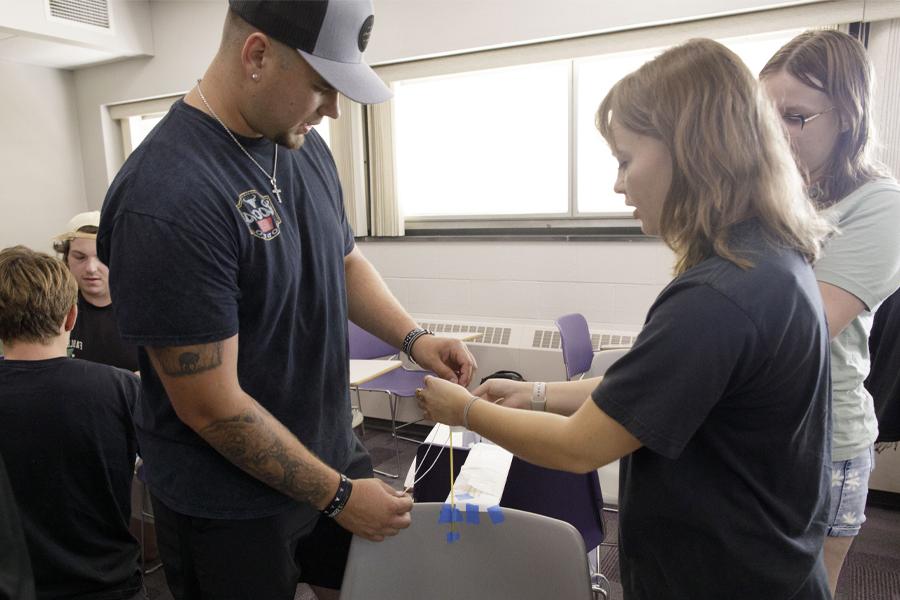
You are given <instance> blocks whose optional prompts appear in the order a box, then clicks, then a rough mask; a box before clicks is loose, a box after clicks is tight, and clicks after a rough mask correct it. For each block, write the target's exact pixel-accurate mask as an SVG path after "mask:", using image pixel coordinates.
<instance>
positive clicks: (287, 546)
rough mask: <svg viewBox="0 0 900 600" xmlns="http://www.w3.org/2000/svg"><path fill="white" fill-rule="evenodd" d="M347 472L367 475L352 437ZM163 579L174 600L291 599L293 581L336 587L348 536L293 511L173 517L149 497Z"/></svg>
mask: <svg viewBox="0 0 900 600" xmlns="http://www.w3.org/2000/svg"><path fill="white" fill-rule="evenodd" d="M344 473H345V474H346V475H347V476H348V477H350V478H352V479H358V478H366V477H371V476H372V461H371V459H370V458H369V454H368V452H367V451H366V449H365V448H364V447H363V445H362V443H361V442H360V441H359V440H358V439H357V440H356V445H355V447H354V449H353V451H352V452H351V456H350V463H349V466H348V467H347V468H346V469H345V470H344ZM152 501H153V510H154V514H155V520H156V534H157V538H158V542H159V550H160V555H161V557H162V561H163V565H164V568H165V571H166V580H167V582H168V584H169V589H170V590H171V592H172V595H173V596H174V597H175V598H176V599H178V600H194V599H197V600H199V599H207V598H210V599H212V598H214V599H216V600H231V599H235V600H237V599H248V600H249V599H254V600H257V599H259V598H265V599H266V600H280V599H284V600H293V598H294V591H295V589H296V587H297V583H299V582H306V583H308V584H310V585H314V586H320V587H326V588H332V589H339V588H340V587H341V580H342V579H343V577H344V566H345V564H346V562H347V552H348V551H349V549H350V539H351V534H350V532H349V531H347V530H345V529H343V528H342V527H340V526H339V525H338V524H337V523H335V522H334V521H333V520H331V519H329V518H327V517H320V516H316V515H311V512H310V509H309V507H308V506H301V505H297V507H296V508H294V509H292V510H289V511H287V512H284V513H280V514H277V515H273V516H271V517H263V518H260V519H246V520H226V519H205V518H199V517H190V516H186V515H182V514H179V513H176V512H175V511H173V510H171V509H170V508H168V507H167V506H166V505H165V504H163V503H162V502H160V501H159V500H158V499H157V498H156V497H152Z"/></svg>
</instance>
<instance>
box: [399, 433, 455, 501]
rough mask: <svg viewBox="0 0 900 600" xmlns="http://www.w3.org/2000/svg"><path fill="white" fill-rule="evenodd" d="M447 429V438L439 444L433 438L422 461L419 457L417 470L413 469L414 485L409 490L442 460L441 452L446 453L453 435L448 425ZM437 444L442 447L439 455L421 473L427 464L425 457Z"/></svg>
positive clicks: (407, 489)
mask: <svg viewBox="0 0 900 600" xmlns="http://www.w3.org/2000/svg"><path fill="white" fill-rule="evenodd" d="M447 430H448V431H449V432H450V434H449V435H448V436H447V439H446V440H444V442H443V443H442V444H438V443H436V442H437V440H433V441H432V442H431V443H430V444H428V448H426V449H425V454H423V455H422V460H421V461H419V460H418V459H417V460H416V469H415V471H413V482H412V485H410V486H408V487H407V488H406V491H407V492H408V491H409V490H411V489H412V488H414V487H415V486H416V484H417V483H419V482H420V481H422V478H424V477H425V476H426V475H428V473H430V472H431V470H432V469H433V468H434V466H435V465H436V464H437V463H438V460H440V458H441V454H443V453H444V448H446V447H447V444H449V443H450V436H451V435H453V430H452V429H450V428H449V427H448V428H447ZM435 446H440V448H441V449H440V450H439V451H438V453H437V455H436V456H435V457H434V460H433V461H431V465H430V466H429V467H428V469H427V470H426V471H425V472H424V473H422V474H421V475H419V471H421V470H422V467H423V466H424V465H425V459H426V458H428V453H429V452H431V449H432V448H433V447H435Z"/></svg>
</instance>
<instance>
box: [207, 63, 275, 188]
mask: <svg viewBox="0 0 900 600" xmlns="http://www.w3.org/2000/svg"><path fill="white" fill-rule="evenodd" d="M197 92H198V93H199V94H200V99H201V100H203V104H204V105H205V106H206V110H208V111H209V114H211V115H212V116H213V118H214V119H215V120H216V121H218V122H219V125H221V126H222V129H224V130H225V133H227V134H228V135H229V137H231V139H233V140H234V143H235V144H237V146H238V148H240V149H241V152H243V153H244V154H246V155H247V158H249V159H250V160H252V161H253V164H254V165H256V166H257V168H258V169H259V170H260V171H262V172H263V175H265V176H266V177H267V178H268V180H269V183H271V184H272V193H273V194H275V197H276V198H278V203H279V204H281V190H280V189H279V188H278V182H277V181H275V175H276V171H277V170H278V144H277V143H276V144H275V156H274V157H273V158H272V174H271V175H269V172H268V171H266V170H265V169H263V168H262V165H261V164H259V163H258V162H256V159H255V158H253V156H252V155H251V154H250V153H249V152H247V149H246V148H244V145H243V144H241V143H240V142H239V141H238V139H237V138H236V137H235V135H234V134H233V133H231V130H230V129H228V127H227V126H226V125H225V123H223V122H222V119H220V118H219V115H217V114H216V111H214V110H213V109H212V106H210V105H209V102H207V101H206V96H204V95H203V90H202V89H200V80H199V79H198V80H197Z"/></svg>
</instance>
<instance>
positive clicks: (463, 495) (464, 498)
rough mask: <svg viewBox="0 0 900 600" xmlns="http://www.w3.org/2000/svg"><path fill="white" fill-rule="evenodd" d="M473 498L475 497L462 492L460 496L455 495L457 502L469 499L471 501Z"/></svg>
mask: <svg viewBox="0 0 900 600" xmlns="http://www.w3.org/2000/svg"><path fill="white" fill-rule="evenodd" d="M474 497H475V496H473V495H472V494H466V493H465V492H463V493H462V494H457V495H456V499H457V500H471V499H473V498H474Z"/></svg>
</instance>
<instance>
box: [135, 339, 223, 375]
mask: <svg viewBox="0 0 900 600" xmlns="http://www.w3.org/2000/svg"><path fill="white" fill-rule="evenodd" d="M223 343H224V342H222V341H218V342H212V343H209V344H199V345H196V346H172V347H166V348H148V351H149V352H150V354H151V355H152V356H153V358H155V359H156V363H157V365H158V366H159V368H160V370H161V371H162V372H163V374H165V375H167V376H168V377H185V376H188V375H196V374H198V373H203V372H204V371H211V370H213V369H215V368H217V367H219V366H221V365H222V345H223Z"/></svg>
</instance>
